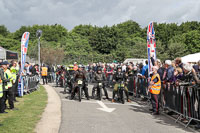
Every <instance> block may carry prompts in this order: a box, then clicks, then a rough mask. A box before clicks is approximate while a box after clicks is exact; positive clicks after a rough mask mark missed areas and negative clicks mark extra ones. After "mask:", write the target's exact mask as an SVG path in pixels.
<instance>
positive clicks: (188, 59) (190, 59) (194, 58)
mask: <svg viewBox="0 0 200 133" xmlns="http://www.w3.org/2000/svg"><path fill="white" fill-rule="evenodd" d="M181 60H182V62H183V63H196V62H198V61H199V60H200V52H199V53H195V54H189V55H186V56H184V57H182V58H181Z"/></svg>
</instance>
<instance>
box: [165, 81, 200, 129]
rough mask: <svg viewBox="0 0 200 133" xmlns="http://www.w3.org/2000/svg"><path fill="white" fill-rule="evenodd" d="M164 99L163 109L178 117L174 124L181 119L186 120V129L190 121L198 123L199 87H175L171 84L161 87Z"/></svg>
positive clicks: (199, 115)
mask: <svg viewBox="0 0 200 133" xmlns="http://www.w3.org/2000/svg"><path fill="white" fill-rule="evenodd" d="M163 90H164V95H163V96H164V99H163V101H162V102H164V103H163V105H164V106H163V108H167V109H169V110H171V111H173V112H175V113H177V114H178V115H179V116H178V118H177V119H176V122H177V121H178V120H179V119H180V118H181V117H183V118H186V119H188V120H189V121H188V123H187V124H186V127H187V126H188V125H189V124H190V122H191V121H192V120H195V121H200V104H199V101H200V87H199V86H197V85H194V86H189V85H186V86H175V85H172V84H169V83H168V84H166V85H163Z"/></svg>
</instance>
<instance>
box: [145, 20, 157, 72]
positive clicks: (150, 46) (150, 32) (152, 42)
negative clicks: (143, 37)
mask: <svg viewBox="0 0 200 133" xmlns="http://www.w3.org/2000/svg"><path fill="white" fill-rule="evenodd" d="M147 53H148V76H150V74H151V73H152V66H153V64H152V62H151V58H154V60H155V59H156V39H155V31H154V27H153V22H151V23H150V24H149V25H148V28H147Z"/></svg>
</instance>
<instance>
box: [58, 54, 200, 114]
mask: <svg viewBox="0 0 200 133" xmlns="http://www.w3.org/2000/svg"><path fill="white" fill-rule="evenodd" d="M150 63H152V66H153V67H152V70H153V71H152V72H151V73H148V61H146V64H144V65H143V64H142V63H141V64H133V63H132V62H129V63H92V64H89V65H85V66H84V65H77V63H74V65H70V66H68V67H64V66H59V67H58V68H57V71H58V73H62V72H61V71H65V68H66V71H67V70H69V69H70V70H72V71H74V74H73V76H74V79H73V81H74V86H73V85H72V88H71V89H72V94H71V99H73V98H74V93H75V92H74V89H75V88H76V86H77V78H83V80H84V81H85V82H86V84H87V83H91V82H93V83H94V87H97V84H95V82H97V81H98V80H101V81H104V83H103V90H104V93H105V96H106V98H107V99H109V97H108V94H107V89H106V88H108V87H109V88H113V96H112V102H115V95H116V92H117V89H118V86H119V83H120V82H121V81H123V82H124V83H125V87H124V88H125V89H124V91H125V94H126V97H127V101H128V102H131V100H130V99H129V95H128V94H129V93H128V90H133V89H131V87H133V83H132V82H133V77H137V78H138V79H140V80H139V84H140V88H138V89H139V91H138V92H137V96H138V97H140V96H141V95H142V96H143V99H142V100H143V101H146V100H148V99H147V95H151V96H150V97H151V102H152V109H150V111H151V112H152V114H154V115H158V114H159V105H160V104H159V102H160V101H159V100H160V93H161V90H162V89H161V84H162V85H163V86H165V85H167V84H174V85H177V86H178V85H181V84H186V83H187V84H188V85H195V84H196V85H199V84H200V80H199V79H200V61H199V62H198V63H197V64H195V65H192V64H189V63H182V62H181V58H176V59H175V60H173V61H171V60H166V61H165V62H161V61H160V60H159V59H158V60H154V59H153V58H151V62H150ZM66 73H68V71H67V72H66ZM150 77H151V78H150ZM146 80H148V81H149V85H148V90H147V89H146V86H145V84H144V82H145V81H146ZM84 88H85V89H86V90H85V89H84V90H85V93H86V97H87V99H89V94H88V89H87V87H86V86H85V87H84ZM92 93H93V92H92ZM148 93H150V94H148Z"/></svg>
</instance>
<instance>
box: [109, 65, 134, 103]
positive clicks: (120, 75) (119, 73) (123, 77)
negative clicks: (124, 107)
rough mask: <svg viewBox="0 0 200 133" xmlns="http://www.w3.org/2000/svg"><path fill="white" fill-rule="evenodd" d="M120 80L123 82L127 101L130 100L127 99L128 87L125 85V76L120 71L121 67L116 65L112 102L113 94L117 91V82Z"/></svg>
mask: <svg viewBox="0 0 200 133" xmlns="http://www.w3.org/2000/svg"><path fill="white" fill-rule="evenodd" d="M121 81H124V82H125V86H124V91H125V94H126V97H127V102H131V100H130V99H129V95H128V88H127V86H126V85H127V77H126V76H125V74H124V73H123V72H122V67H121V66H117V71H116V73H115V74H114V76H113V82H114V83H115V85H114V89H113V98H112V102H114V98H115V94H116V92H117V91H118V86H119V83H120V82H121Z"/></svg>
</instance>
